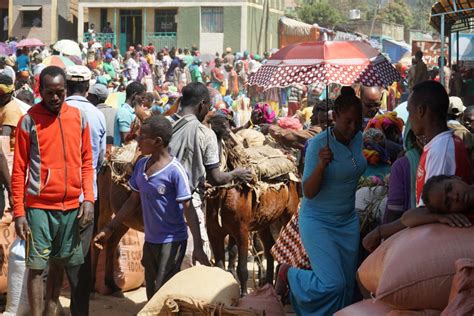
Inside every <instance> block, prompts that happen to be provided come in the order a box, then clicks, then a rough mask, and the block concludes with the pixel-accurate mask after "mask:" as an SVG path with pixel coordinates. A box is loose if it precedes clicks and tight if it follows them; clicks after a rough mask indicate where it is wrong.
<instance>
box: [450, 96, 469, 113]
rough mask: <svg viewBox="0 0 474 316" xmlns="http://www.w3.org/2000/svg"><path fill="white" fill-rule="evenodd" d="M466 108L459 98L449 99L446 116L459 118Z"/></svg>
mask: <svg viewBox="0 0 474 316" xmlns="http://www.w3.org/2000/svg"><path fill="white" fill-rule="evenodd" d="M465 109H466V107H465V106H464V103H463V102H462V100H461V98H459V97H449V108H448V114H451V115H456V116H459V115H461V113H463V112H464V110H465Z"/></svg>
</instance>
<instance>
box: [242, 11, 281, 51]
mask: <svg viewBox="0 0 474 316" xmlns="http://www.w3.org/2000/svg"><path fill="white" fill-rule="evenodd" d="M280 17H281V14H279V13H276V12H274V11H272V10H270V13H269V15H268V23H267V21H266V20H267V19H266V17H265V16H264V14H263V10H262V9H260V8H255V7H248V9H247V47H246V49H248V50H249V51H250V52H251V53H259V54H263V52H264V51H266V50H270V49H272V48H276V47H278V19H279V18H280Z"/></svg>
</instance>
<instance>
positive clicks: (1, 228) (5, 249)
mask: <svg viewBox="0 0 474 316" xmlns="http://www.w3.org/2000/svg"><path fill="white" fill-rule="evenodd" d="M15 238H16V234H15V224H13V223H10V224H4V223H0V252H1V253H0V265H1V266H0V293H6V292H7V288H8V287H7V285H8V282H7V278H8V257H9V250H10V245H11V244H12V243H13V241H14V240H15Z"/></svg>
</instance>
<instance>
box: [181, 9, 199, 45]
mask: <svg viewBox="0 0 474 316" xmlns="http://www.w3.org/2000/svg"><path fill="white" fill-rule="evenodd" d="M200 14H201V11H200V9H199V7H186V8H184V7H181V8H178V31H177V37H178V47H191V46H192V45H199V34H200V29H201V26H200V21H201V19H200V16H199V15H200Z"/></svg>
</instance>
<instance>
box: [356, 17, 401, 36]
mask: <svg viewBox="0 0 474 316" xmlns="http://www.w3.org/2000/svg"><path fill="white" fill-rule="evenodd" d="M371 25H372V22H371V21H359V22H355V23H352V24H351V25H349V26H348V29H350V30H352V31H354V32H358V33H362V34H365V35H367V36H368V35H369V34H370V28H371ZM404 32H405V28H404V27H403V25H400V24H395V23H385V22H375V24H374V29H373V31H372V36H374V37H380V36H390V37H391V38H393V39H394V40H396V41H403V39H404Z"/></svg>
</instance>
